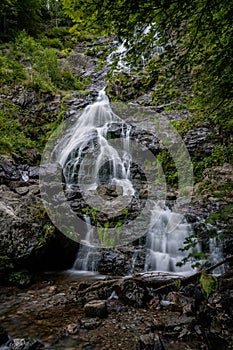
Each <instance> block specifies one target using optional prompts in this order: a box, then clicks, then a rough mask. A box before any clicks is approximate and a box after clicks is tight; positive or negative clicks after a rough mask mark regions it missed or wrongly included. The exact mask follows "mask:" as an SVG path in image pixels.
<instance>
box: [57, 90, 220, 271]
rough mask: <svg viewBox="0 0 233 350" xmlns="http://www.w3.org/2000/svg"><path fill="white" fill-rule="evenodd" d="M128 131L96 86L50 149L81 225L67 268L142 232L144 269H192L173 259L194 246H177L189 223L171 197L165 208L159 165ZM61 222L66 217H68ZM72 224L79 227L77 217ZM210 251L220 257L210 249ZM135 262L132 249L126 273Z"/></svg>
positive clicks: (87, 263) (84, 264)
mask: <svg viewBox="0 0 233 350" xmlns="http://www.w3.org/2000/svg"><path fill="white" fill-rule="evenodd" d="M137 118H140V117H137ZM135 130H136V126H133V125H130V124H129V123H126V122H124V120H122V119H121V118H120V117H119V116H118V115H117V114H115V113H114V112H113V110H112V108H111V106H110V103H109V100H108V97H107V96H106V94H105V92H104V91H103V90H101V91H100V92H99V96H98V98H97V101H96V102H95V103H93V104H91V105H89V106H87V107H86V108H85V109H84V110H83V112H82V113H81V114H77V116H76V117H75V119H74V120H72V125H71V126H70V127H69V128H68V129H67V130H66V132H65V133H64V135H63V137H62V138H61V140H59V142H57V143H56V145H55V147H54V149H53V151H52V152H53V153H52V157H53V159H54V160H55V162H58V163H59V164H60V167H61V168H62V174H63V178H64V181H65V191H71V193H72V191H73V193H74V197H76V196H77V197H78V198H79V199H78V200H77V201H76V202H75V203H72V202H71V203H70V204H71V207H72V205H73V204H74V208H76V209H75V210H76V211H75V214H76V215H77V216H78V217H81V219H82V226H83V227H84V231H83V232H82V235H80V233H79V232H78V236H79V242H80V249H79V251H78V254H77V257H76V260H75V262H74V264H73V267H72V271H91V272H93V271H96V270H97V269H98V263H99V261H100V259H101V251H100V248H106V247H117V246H127V245H128V244H129V243H133V242H135V241H136V240H137V239H139V238H141V237H143V236H144V237H146V245H145V249H146V257H145V266H144V267H145V271H162V272H174V273H179V272H180V273H185V274H188V273H192V272H193V269H192V267H191V264H190V263H186V264H185V265H183V266H182V267H180V266H178V265H177V263H178V262H180V261H181V260H183V259H184V258H185V257H186V256H187V255H188V254H190V253H192V252H200V251H201V248H200V246H198V245H196V247H192V244H191V245H190V249H189V250H186V249H182V248H184V241H185V239H187V237H189V236H190V235H192V234H193V230H192V226H191V224H189V223H187V222H186V221H185V217H184V212H182V210H180V211H179V203H178V200H176V201H175V204H174V205H171V206H169V208H172V209H169V208H168V207H166V204H165V203H166V183H165V186H164V182H163V180H164V179H165V177H164V174H163V172H161V165H160V164H159V163H158V161H157V163H156V157H155V155H154V154H152V152H147V151H145V146H144V144H142V146H141V145H140V142H139V141H138V140H137V141H135V139H134V138H135ZM153 137H154V136H153ZM176 142H177V141H176ZM140 147H141V148H140ZM146 152H147V153H146ZM151 155H152V158H150V157H151ZM147 158H148V159H147ZM148 165H149V166H148ZM161 174H162V175H161ZM150 175H153V176H154V177H153V176H152V177H150ZM148 193H149V194H150V195H149V194H148ZM77 194H78V195H77ZM164 194H165V197H164V198H163V195H164ZM71 197H72V196H71ZM182 200H185V196H183V197H182ZM55 203H56V202H55ZM184 203H185V202H184ZM62 208H63V207H61V214H63V209H62ZM177 209H178V210H177ZM72 210H73V209H72ZM72 215H73V214H72ZM68 219H69V216H68ZM68 224H69V225H71V224H72V223H69V220H68ZM73 227H75V226H73ZM76 229H77V230H79V231H80V221H79V224H78V225H76ZM191 239H192V238H191ZM193 246H195V244H194V245H193ZM212 246H213V244H212ZM212 248H213V247H212ZM212 248H211V247H210V255H211V252H212V250H213V249H212ZM135 251H136V250H135ZM215 254H217V255H219V254H218V252H217V250H216V249H215ZM136 262H137V254H136V253H135V254H133V256H132V268H131V269H130V271H131V273H133V272H134V271H133V270H134V266H136Z"/></svg>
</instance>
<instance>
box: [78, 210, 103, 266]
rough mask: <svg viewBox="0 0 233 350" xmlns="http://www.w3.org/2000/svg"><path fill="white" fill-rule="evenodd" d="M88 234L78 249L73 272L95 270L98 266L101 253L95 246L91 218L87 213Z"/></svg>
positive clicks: (85, 217)
mask: <svg viewBox="0 0 233 350" xmlns="http://www.w3.org/2000/svg"><path fill="white" fill-rule="evenodd" d="M84 219H85V222H86V227H87V234H86V237H85V240H82V241H81V242H80V243H81V246H80V248H79V250H78V253H77V256H76V259H75V262H74V264H73V267H72V269H71V271H72V272H75V271H83V272H84V271H91V272H95V271H96V269H97V266H98V261H99V259H100V254H99V252H98V249H97V248H96V247H94V246H93V239H94V235H93V228H92V226H91V222H90V218H89V217H88V216H87V215H85V216H84Z"/></svg>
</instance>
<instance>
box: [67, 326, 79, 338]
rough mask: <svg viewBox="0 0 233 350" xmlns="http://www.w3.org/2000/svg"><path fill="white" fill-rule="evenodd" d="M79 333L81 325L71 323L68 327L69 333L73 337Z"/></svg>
mask: <svg viewBox="0 0 233 350" xmlns="http://www.w3.org/2000/svg"><path fill="white" fill-rule="evenodd" d="M78 331H79V325H78V324H76V323H71V324H69V325H68V326H67V332H68V333H69V334H71V335H74V334H77V333H78Z"/></svg>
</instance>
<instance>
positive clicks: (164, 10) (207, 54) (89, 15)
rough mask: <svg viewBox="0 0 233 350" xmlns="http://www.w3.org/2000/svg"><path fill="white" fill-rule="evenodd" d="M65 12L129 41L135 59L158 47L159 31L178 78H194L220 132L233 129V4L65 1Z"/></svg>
mask: <svg viewBox="0 0 233 350" xmlns="http://www.w3.org/2000/svg"><path fill="white" fill-rule="evenodd" d="M63 7H64V11H65V12H66V14H67V15H69V16H70V17H71V18H72V19H73V21H74V22H75V23H77V24H80V23H81V24H82V25H85V26H86V28H95V29H96V28H98V29H99V31H102V30H104V31H105V32H107V33H108V34H110V33H114V34H116V35H117V36H118V37H119V38H124V39H127V42H128V46H129V47H131V50H130V51H129V53H130V55H131V57H130V59H131V60H132V59H134V57H136V56H137V55H138V54H140V52H142V51H143V50H144V48H145V47H152V46H153V44H154V41H155V39H154V38H155V35H156V33H157V32H159V36H160V43H161V45H164V46H166V51H165V55H163V57H166V58H167V59H170V60H171V62H172V63H173V68H175V70H176V73H180V72H181V71H183V72H186V73H189V74H191V76H192V85H193V91H194V93H195V98H196V102H198V105H201V106H202V108H205V109H206V110H208V111H209V112H210V113H211V115H212V117H213V118H214V120H215V121H216V122H217V123H218V124H219V126H220V128H223V129H228V130H229V129H230V128H231V127H232V117H231V115H232V97H233V89H232V84H233V73H232V66H233V45H232V43H231V38H232V36H233V23H232V22H233V5H232V1H229V0H212V1H209V0H205V1H203V0H193V1H189V0H179V1H176V0H157V1H156V2H155V1H153V0H145V1H143V2H142V1H141V0H134V1H129V0H116V1H111V0H104V1H103V0H85V1H84V0H63ZM146 26H150V31H149V33H147V35H145V32H144V30H145V27H146ZM136 29H137V30H136ZM136 37H137V39H138V40H135V38H136ZM135 43H136V45H135ZM180 79H181V77H180Z"/></svg>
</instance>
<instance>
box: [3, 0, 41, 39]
mask: <svg viewBox="0 0 233 350" xmlns="http://www.w3.org/2000/svg"><path fill="white" fill-rule="evenodd" d="M44 6H45V3H44V1H42V0H2V1H1V3H0V30H1V31H0V40H2V41H9V40H12V39H14V37H15V36H16V35H17V34H18V32H19V31H20V30H23V29H25V30H26V32H27V33H28V34H31V35H34V34H36V33H37V32H38V31H39V30H40V25H41V10H42V9H43V7H44Z"/></svg>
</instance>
